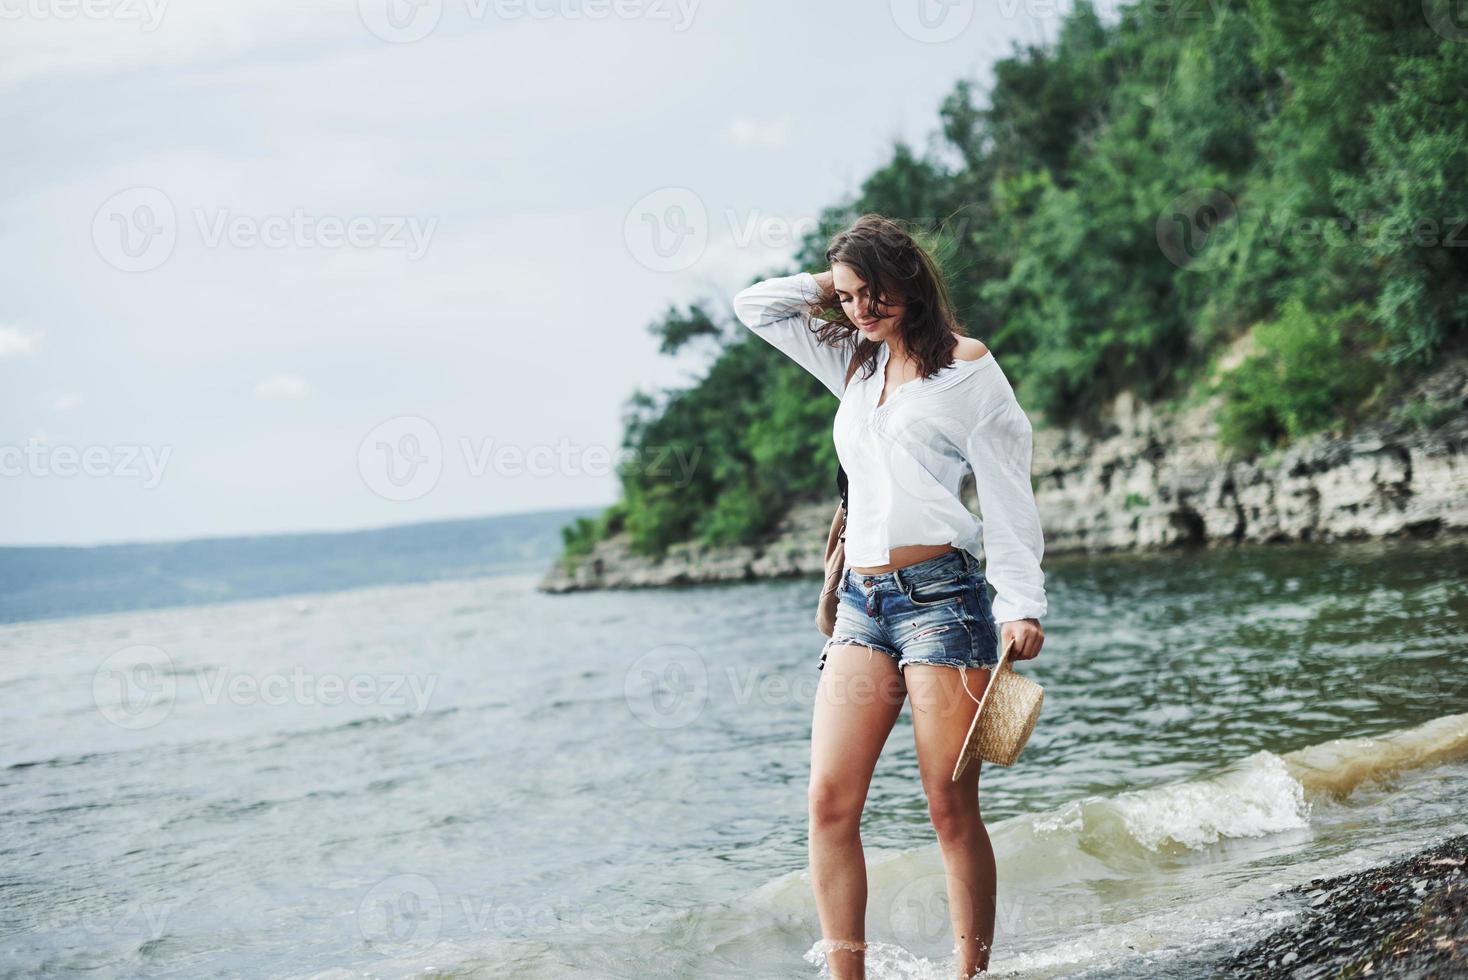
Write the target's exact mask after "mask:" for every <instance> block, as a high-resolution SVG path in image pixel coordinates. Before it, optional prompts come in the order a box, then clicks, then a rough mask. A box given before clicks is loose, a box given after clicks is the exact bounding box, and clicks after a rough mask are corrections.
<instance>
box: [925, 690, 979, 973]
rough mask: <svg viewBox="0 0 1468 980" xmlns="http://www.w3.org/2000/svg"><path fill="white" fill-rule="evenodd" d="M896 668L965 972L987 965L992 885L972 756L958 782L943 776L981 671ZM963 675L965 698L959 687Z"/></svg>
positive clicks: (968, 717)
mask: <svg viewBox="0 0 1468 980" xmlns="http://www.w3.org/2000/svg"><path fill="white" fill-rule="evenodd" d="M903 670H904V673H905V675H906V676H905V681H906V683H907V687H908V695H909V697H911V699H912V727H913V736H914V738H915V740H916V742H917V756H918V770H919V771H920V772H921V773H922V779H923V791H924V792H925V793H926V794H927V797H928V815H929V816H930V817H931V818H932V820H933V829H934V830H935V831H937V834H938V848H939V850H941V851H942V853H943V868H944V870H945V871H946V872H947V875H948V915H949V918H951V919H952V920H953V936H954V951H955V954H956V956H957V959H958V976H959V977H962V978H968V977H971V976H973V975H974V973H976V972H977V971H980V970H987V969H988V968H989V948H990V947H991V946H992V945H993V943H994V906H995V901H996V890H997V889H996V885H995V877H996V876H995V870H994V848H993V846H992V845H991V844H990V843H989V831H988V830H987V829H985V827H984V821H983V818H981V817H980V816H979V765H980V763H979V760H978V759H975V760H973V761H972V762H970V763H969V764H968V768H966V769H964V771H963V775H962V776H960V777H959V778H958V782H953V781H952V780H951V778H950V777H951V776H952V775H953V764H954V763H955V762H957V761H958V755H959V752H961V751H962V749H963V742H964V737H965V736H966V735H967V734H968V728H969V725H970V723H972V722H973V720H974V712H975V711H976V710H977V709H978V705H977V704H976V703H975V701H974V699H975V698H981V697H983V696H984V687H985V686H986V685H987V684H988V683H989V671H988V670H987V669H978V670H976V669H970V670H967V671H964V672H960V671H959V670H958V669H957V668H955V667H947V666H943V665H941V664H909V665H907V667H905V668H904V669H903ZM965 675H966V679H967V684H968V692H971V693H972V697H970V694H969V693H966V692H965V690H964V680H965Z"/></svg>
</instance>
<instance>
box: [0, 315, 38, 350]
mask: <svg viewBox="0 0 1468 980" xmlns="http://www.w3.org/2000/svg"><path fill="white" fill-rule="evenodd" d="M40 348H41V334H40V333H39V332H38V331H35V330H26V329H25V328H24V327H15V326H11V325H10V324H8V323H0V357H17V356H19V355H21V354H34V353H35V352H36V351H38V350H40Z"/></svg>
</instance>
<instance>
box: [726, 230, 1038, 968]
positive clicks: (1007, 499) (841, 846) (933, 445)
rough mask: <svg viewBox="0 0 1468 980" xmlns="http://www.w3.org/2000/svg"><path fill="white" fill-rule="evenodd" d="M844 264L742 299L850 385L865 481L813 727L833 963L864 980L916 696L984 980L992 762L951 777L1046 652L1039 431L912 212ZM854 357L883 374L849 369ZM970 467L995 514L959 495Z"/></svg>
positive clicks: (964, 936) (765, 328) (814, 818)
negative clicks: (999, 700)
mask: <svg viewBox="0 0 1468 980" xmlns="http://www.w3.org/2000/svg"><path fill="white" fill-rule="evenodd" d="M826 259H827V261H828V262H829V264H830V269H829V270H828V271H825V272H822V273H820V274H818V275H812V274H810V273H807V272H802V273H799V274H797V275H793V276H785V277H779V278H774V279H766V280H765V281H763V282H759V283H755V284H754V285H752V286H750V287H748V288H747V289H745V290H743V291H742V292H740V293H739V294H738V295H737V296H735V297H734V308H735V311H736V313H737V315H738V316H739V319H740V320H741V321H742V322H743V323H744V324H745V325H746V326H747V327H749V329H750V330H752V331H754V332H755V333H756V334H758V335H759V336H761V337H763V338H764V339H765V340H766V341H768V342H769V343H771V344H773V345H774V346H775V347H776V348H778V349H779V350H781V351H782V352H784V353H785V354H786V355H788V356H789V357H790V358H792V359H793V360H794V361H796V362H797V363H798V364H800V365H801V366H802V367H803V368H805V369H806V370H807V371H809V372H810V373H811V374H813V375H815V376H816V378H818V379H819V380H820V381H821V382H822V383H823V384H824V385H825V386H826V387H827V388H828V389H829V390H830V391H831V392H832V394H834V395H836V396H837V397H838V398H840V399H841V405H840V408H839V409H838V410H837V412H836V419H835V426H834V430H833V435H834V438H835V444H836V453H837V456H838V457H839V458H840V460H841V465H842V469H843V470H844V471H845V473H846V475H847V479H848V480H849V484H848V486H847V494H848V500H847V520H846V562H847V566H846V568H845V570H844V577H843V580H842V587H841V591H840V601H839V605H838V607H837V610H838V611H837V615H836V625H835V630H834V632H833V634H832V636H831V639H830V640H829V641H828V642H827V643H826V645H825V648H824V649H823V650H822V652H821V658H820V662H819V664H818V669H821V670H822V671H823V674H822V676H821V680H820V683H819V685H818V687H817V692H816V703H815V712H814V718H813V721H812V729H811V777H810V866H811V878H812V882H813V885H814V889H815V898H816V907H817V910H818V912H819V914H820V918H821V931H822V935H823V940H824V942H823V943H822V944H821V945H822V947H823V948H824V949H825V950H826V951H827V962H828V963H829V965H830V966H831V969H832V975H833V976H835V977H861V976H862V975H863V970H864V966H865V953H864V950H865V948H866V938H865V925H864V922H865V911H866V897H867V895H866V864H865V861H864V859H863V855H862V847H861V837H860V833H859V827H860V821H861V811H862V807H863V805H864V803H865V801H866V795H867V789H868V787H869V786H870V784H871V778H872V772H873V770H874V769H875V768H876V763H877V757H878V756H879V755H880V753H881V750H882V746H883V744H884V743H885V742H886V740H887V735H888V734H889V733H890V732H891V730H892V725H893V724H894V723H895V722H896V720H897V715H898V713H899V712H900V711H901V710H902V702H903V700H904V698H906V697H911V699H912V703H913V731H914V735H915V737H916V741H917V755H918V766H919V769H920V770H921V774H922V782H923V789H924V791H925V793H926V794H927V799H928V812H929V814H930V816H931V818H932V821H933V827H934V829H935V830H936V832H937V836H938V843H939V846H940V849H941V851H942V854H943V863H944V868H945V872H946V876H947V883H948V887H947V891H948V903H949V914H950V917H951V919H952V921H953V930H954V937H955V946H954V953H955V957H956V959H957V965H958V970H959V976H961V977H968V976H972V975H973V973H974V972H976V971H977V970H982V969H987V967H988V962H989V947H990V946H991V944H992V942H993V937H994V906H995V877H994V852H993V849H992V848H991V846H990V843H989V835H988V832H987V831H986V830H985V828H984V824H983V820H982V819H981V818H980V815H979V801H978V783H979V763H978V762H977V760H976V761H975V762H973V763H972V764H970V765H969V767H968V768H967V769H966V770H965V771H964V775H963V777H962V778H961V779H959V780H958V781H957V782H952V781H951V780H950V776H951V774H952V771H953V766H954V763H955V761H956V760H957V758H958V755H959V753H960V751H961V749H962V746H963V742H964V737H965V735H966V734H967V732H968V728H969V724H970V722H972V720H973V713H974V710H975V703H976V702H977V701H978V698H979V697H980V696H981V695H982V694H983V689H984V686H985V685H986V684H987V683H988V680H989V672H990V669H991V668H992V667H993V666H994V665H995V664H996V663H997V662H998V651H999V649H1000V644H1001V643H1008V642H1010V641H1011V640H1012V641H1013V643H1014V647H1013V650H1012V651H1011V657H1012V658H1014V659H1017V660H1028V659H1031V658H1033V657H1035V656H1037V655H1038V654H1039V652H1040V648H1041V646H1042V645H1043V644H1044V642H1045V633H1044V630H1043V629H1041V627H1040V623H1039V619H1040V617H1041V616H1043V615H1045V612H1046V599H1045V588H1044V574H1043V572H1042V571H1041V568H1040V559H1041V556H1042V555H1043V553H1044V542H1043V538H1042V536H1041V531H1040V521H1039V515H1038V512H1037V510H1036V507H1035V500H1034V494H1033V493H1032V491H1031V488H1030V459H1031V444H1032V443H1031V433H1032V430H1031V427H1030V421H1029V419H1028V417H1026V415H1025V413H1024V411H1023V410H1022V409H1021V408H1020V407H1019V403H1018V402H1017V401H1016V399H1015V395H1014V390H1013V388H1011V387H1010V384H1009V381H1008V379H1007V378H1006V377H1005V375H1004V372H1003V371H1002V370H1001V369H1000V367H999V364H998V363H997V362H996V361H995V359H994V355H993V353H992V352H991V351H989V350H988V348H987V347H985V345H984V344H982V343H980V342H979V341H977V340H974V339H971V338H969V337H965V336H963V332H962V330H961V328H960V325H959V323H958V321H957V319H956V318H955V316H954V314H953V312H952V309H951V304H950V302H949V298H948V290H947V287H946V285H945V283H944V281H943V278H942V275H941V273H940V272H939V271H938V269H937V266H936V264H935V263H934V262H933V260H932V258H931V256H930V255H929V254H928V253H927V252H926V251H925V250H924V249H923V248H922V246H920V245H919V244H918V243H917V242H916V241H914V240H913V238H912V237H911V236H910V235H909V234H908V233H907V232H906V231H905V230H903V229H902V228H901V227H900V226H899V225H898V224H896V223H895V222H893V221H890V220H888V219H886V218H883V217H880V216H878V215H865V216H863V217H862V218H861V219H860V220H858V221H857V222H856V223H855V224H854V225H852V226H851V227H850V228H848V229H847V230H846V231H843V232H841V233H840V234H838V235H837V236H836V237H835V238H834V239H832V241H831V244H830V247H829V248H828V249H827V250H826ZM817 314H819V315H817ZM853 358H854V360H855V364H856V365H857V366H858V367H862V368H864V369H865V370H864V371H858V372H857V373H856V374H851V375H849V373H848V368H849V367H850V366H852V363H853ZM848 376H850V378H851V380H850V381H849V382H848V381H847V378H848ZM970 470H972V472H973V473H974V477H975V484H976V487H977V490H978V499H979V508H980V510H981V511H982V512H983V516H984V519H983V521H982V522H981V521H980V520H979V519H978V518H976V517H975V516H974V515H973V514H972V513H971V512H970V511H969V510H968V508H967V507H965V506H964V505H963V503H962V501H961V500H960V499H959V487H960V483H961V481H962V480H963V478H964V475H965V474H966V473H967V472H968V471H970ZM981 537H982V541H983V552H984V555H985V561H984V570H983V571H980V570H979V567H978V562H977V559H976V558H975V557H974V556H975V555H976V554H977V549H978V545H979V541H980V539H981ZM986 581H988V582H992V583H993V584H994V588H995V593H996V595H995V599H994V601H993V604H992V606H991V604H990V601H989V598H988V592H987V590H986V589H985V588H984V585H985V582H986ZM879 653H880V654H884V655H883V656H877V654H879ZM970 670H972V671H973V673H969V671H970ZM874 693H875V696H874Z"/></svg>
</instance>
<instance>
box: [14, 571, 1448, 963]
mask: <svg viewBox="0 0 1468 980" xmlns="http://www.w3.org/2000/svg"><path fill="white" fill-rule="evenodd" d="M1046 567H1047V571H1048V576H1049V577H1048V580H1047V586H1048V588H1049V593H1050V605H1051V609H1052V610H1053V615H1051V616H1050V617H1048V618H1047V620H1046V631H1047V641H1046V646H1045V649H1044V652H1043V653H1042V654H1041V656H1040V657H1039V659H1037V660H1034V661H1030V662H1028V663H1026V664H1023V665H1021V667H1020V669H1021V670H1022V671H1024V672H1025V673H1027V674H1028V675H1029V676H1032V677H1034V678H1036V679H1037V680H1039V681H1040V682H1041V683H1043V684H1044V685H1045V691H1046V696H1045V706H1044V711H1043V713H1042V716H1041V720H1040V724H1039V727H1038V728H1037V730H1036V732H1035V735H1034V737H1033V739H1032V741H1031V742H1030V744H1029V746H1028V747H1027V748H1026V750H1025V752H1024V755H1023V756H1022V757H1021V759H1020V761H1019V763H1018V764H1017V765H1016V766H1014V767H1013V768H1012V769H1000V768H997V767H991V766H986V767H985V770H984V775H983V779H982V786H981V799H982V801H983V805H984V813H985V818H986V822H987V823H988V825H989V828H990V832H991V834H992V835H993V838H994V841H995V847H996V851H997V854H998V861H999V870H1000V908H999V917H998V930H997V936H996V951H995V955H994V958H993V961H992V964H991V966H992V969H993V970H994V972H996V973H1003V972H1006V971H1013V972H1014V973H1015V974H1017V975H1020V976H1032V977H1049V976H1063V975H1091V976H1111V975H1114V976H1191V975H1196V974H1197V973H1198V972H1200V970H1201V965H1202V964H1205V963H1207V962H1209V961H1210V958H1212V957H1215V956H1217V955H1221V954H1222V953H1223V952H1226V951H1227V950H1229V949H1232V948H1236V947H1237V946H1238V945H1240V944H1242V943H1244V942H1246V941H1247V940H1248V939H1249V938H1250V937H1251V936H1256V935H1259V934H1261V933H1262V932H1263V931H1266V930H1268V929H1269V928H1270V927H1271V926H1272V925H1275V924H1277V923H1278V922H1279V921H1280V920H1281V919H1282V917H1285V916H1288V915H1290V914H1293V913H1292V910H1291V909H1290V907H1289V906H1288V904H1287V903H1283V902H1279V901H1276V900H1273V899H1272V898H1271V896H1273V895H1274V894H1275V893H1276V892H1277V891H1278V890H1280V889H1282V888H1284V887H1286V886H1288V885H1290V884H1293V883H1296V882H1300V881H1305V880H1308V879H1310V878H1312V877H1317V876H1320V875H1324V874H1333V873H1337V872H1341V871H1346V870H1352V869H1356V868H1360V867H1363V866H1366V865H1370V864H1375V863H1379V862H1381V861H1384V860H1386V859H1388V858H1390V857H1392V856H1395V855H1398V854H1401V853H1404V852H1407V851H1411V850H1414V849H1416V848H1417V847H1419V846H1420V845H1423V844H1425V843H1427V842H1429V841H1431V840H1434V839H1437V838H1439V837H1441V836H1444V835H1446V834H1450V833H1463V832H1465V831H1468V805H1465V803H1468V714H1465V713H1468V659H1465V657H1468V620H1465V613H1468V584H1465V583H1468V575H1465V572H1468V546H1462V545H1452V546H1444V545H1439V546H1427V545H1423V544H1390V545H1376V544H1368V545H1352V546H1338V547H1325V546H1320V547H1315V546H1290V547H1278V548H1254V549H1249V550H1244V551H1237V552H1227V551H1222V552H1211V553H1210V552H1202V553H1196V552H1195V553H1168V554H1160V555H1153V556H1141V557H1138V556H1100V557H1087V558H1065V557H1061V556H1056V557H1054V558H1051V559H1049V560H1047V563H1046ZM536 578H537V576H536V575H514V576H506V577H499V578H485V579H477V580H470V581H448V582H436V583H429V584H418V585H394V586H385V587H380V588H367V589H358V590H354V591H349V592H340V593H334V594H322V595H304V596H294V597H284V598H271V599H259V600H251V601H246V602H234V603H228V604H218V605H200V606H192V607H187V608H172V609H158V610H148V611H137V612H128V613H120V614H110V615H93V616H85V617H79V618H72V619H51V620H44V621H33V622H22V623H14V624H10V625H5V626H0V706H3V717H4V725H3V728H0V774H3V775H0V811H3V820H0V826H3V830H0V835H3V836H0V851H3V855H4V860H3V862H0V934H3V938H4V942H3V944H0V970H3V971H4V973H5V974H6V975H14V976H82V975H85V976H88V977H135V976H154V977H188V978H198V977H212V976H251V977H257V976H270V977H317V978H346V977H359V976H381V977H390V976H408V975H416V976H424V975H428V976H444V977H471V976H483V977H495V978H507V977H670V978H671V977H701V976H707V977H725V978H727V977H760V978H769V977H801V976H809V977H815V976H817V975H818V973H819V970H820V967H819V963H818V957H816V956H814V955H813V954H812V953H811V950H812V947H813V946H814V944H815V943H816V942H817V940H819V938H820V931H819V922H818V919H817V917H816V913H815V908H814V904H813V901H812V897H811V892H810V881H809V877H808V874H807V872H806V867H807V852H806V846H807V842H806V816H805V813H806V809H805V807H806V801H805V792H806V781H807V778H808V774H809V736H810V714H811V703H812V699H813V696H814V690H815V684H816V682H817V680H818V678H819V676H820V672H818V671H817V670H816V661H817V658H818V656H819V651H820V646H821V642H822V640H823V637H821V636H820V634H818V633H817V632H816V630H815V627H814V624H813V622H812V619H811V616H812V611H813V602H814V599H815V589H816V588H817V583H816V582H815V580H806V581H780V582H765V583H755V584H745V585H730V586H710V587H696V588H687V589H677V590H656V591H624V592H601V593H586V594H572V595H559V596H551V595H543V594H540V593H538V592H536V591H535V588H534V584H535V581H536ZM862 830H863V839H864V842H865V845H866V852H867V861H868V865H869V868H870V871H869V878H870V898H869V905H868V920H867V921H868V929H867V937H868V939H869V940H871V941H872V943H873V946H872V949H871V951H870V952H869V964H870V975H871V976H873V977H947V976H949V975H950V972H951V968H950V965H949V961H948V959H947V957H948V951H949V949H950V948H951V944H952V940H951V936H950V935H949V933H948V928H949V925H948V919H947V914H946V910H945V909H946V899H945V897H944V887H943V877H942V865H941V861H940V860H939V857H938V851H937V846H936V842H935V839H934V836H933V831H932V827H931V824H930V823H929V821H928V817H927V811H926V803H925V800H924V798H923V793H922V789H921V785H920V782H919V779H918V773H917V764H916V757H915V753H914V749H913V743H912V728H911V722H910V707H909V708H904V711H903V714H902V717H901V718H900V719H899V721H898V724H897V727H896V728H895V729H894V731H893V733H892V737H891V739H890V740H889V741H888V743H887V747H886V750H885V752H884V754H883V756H882V759H881V761H880V763H879V765H878V768H877V772H876V776H875V779H874V781H873V785H872V790H871V794H870V797H869V801H868V804H867V809H866V813H865V816H864V819H863V827H862Z"/></svg>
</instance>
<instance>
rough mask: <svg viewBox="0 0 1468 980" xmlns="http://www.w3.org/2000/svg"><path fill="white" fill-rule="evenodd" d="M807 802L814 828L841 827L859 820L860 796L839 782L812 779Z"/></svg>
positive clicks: (861, 800)
mask: <svg viewBox="0 0 1468 980" xmlns="http://www.w3.org/2000/svg"><path fill="white" fill-rule="evenodd" d="M807 802H808V805H809V809H810V822H811V825H812V826H814V827H841V826H844V825H846V824H852V823H857V822H859V821H860V820H861V807H862V802H863V799H862V794H860V793H857V792H855V791H853V790H852V788H851V787H850V786H849V785H845V784H843V783H842V782H841V781H840V780H836V779H821V778H816V779H812V780H811V781H810V788H809V791H808V792H807Z"/></svg>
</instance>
